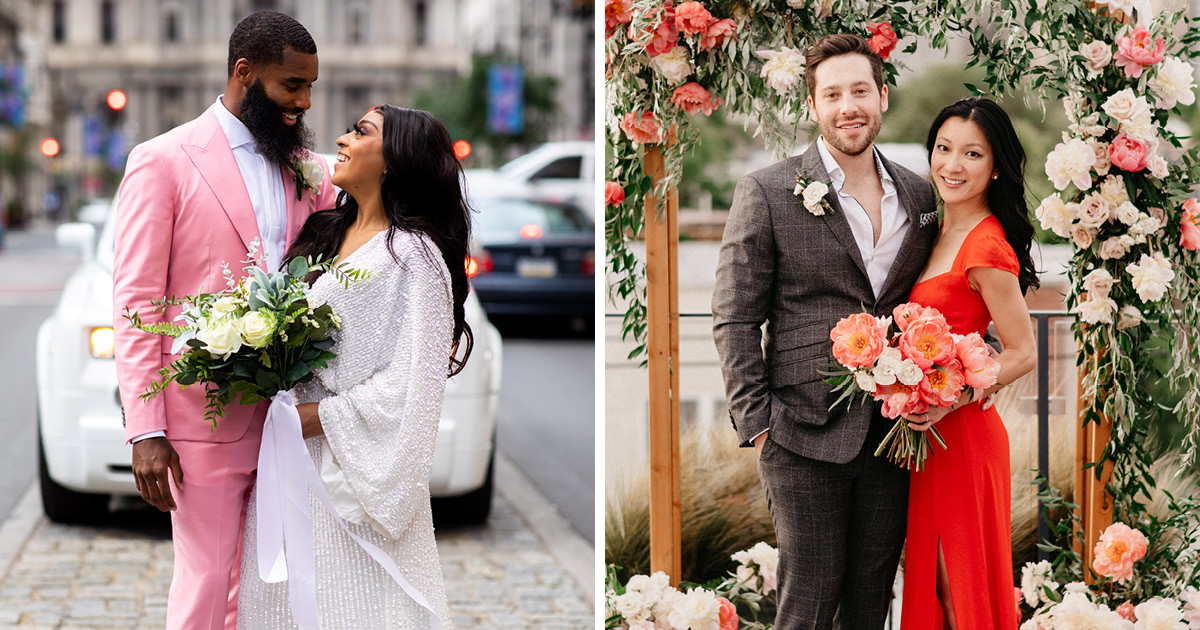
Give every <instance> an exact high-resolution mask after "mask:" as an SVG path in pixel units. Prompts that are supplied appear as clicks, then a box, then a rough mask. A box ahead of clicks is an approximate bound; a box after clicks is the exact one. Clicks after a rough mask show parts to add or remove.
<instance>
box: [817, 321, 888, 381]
mask: <svg viewBox="0 0 1200 630" xmlns="http://www.w3.org/2000/svg"><path fill="white" fill-rule="evenodd" d="M829 338H830V339H832V340H833V357H834V358H835V359H837V361H838V363H841V364H842V365H843V366H845V367H848V368H851V369H853V368H856V367H869V366H871V365H872V364H873V363H875V359H878V358H879V355H880V354H882V353H883V349H884V347H886V346H887V339H886V338H884V335H883V331H882V330H880V328H879V320H877V319H875V318H874V317H873V316H872V315H871V314H870V313H855V314H853V315H850V316H849V317H846V318H843V319H842V321H840V322H838V323H837V326H835V327H834V329H833V330H831V331H829Z"/></svg>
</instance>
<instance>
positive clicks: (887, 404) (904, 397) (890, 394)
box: [875, 382, 929, 420]
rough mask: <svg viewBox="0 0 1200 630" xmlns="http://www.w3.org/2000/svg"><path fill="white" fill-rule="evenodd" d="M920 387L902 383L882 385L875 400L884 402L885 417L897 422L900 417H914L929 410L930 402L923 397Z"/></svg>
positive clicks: (876, 393)
mask: <svg viewBox="0 0 1200 630" xmlns="http://www.w3.org/2000/svg"><path fill="white" fill-rule="evenodd" d="M918 388H919V386H909V385H905V384H903V383H900V382H896V383H895V384H893V385H881V386H880V387H879V390H878V391H876V392H875V400H882V401H883V417H885V418H888V419H890V420H895V419H896V418H899V417H900V416H912V415H916V414H919V413H925V412H926V411H928V410H929V401H927V400H925V399H924V398H922V397H921V392H920V391H919V389H918Z"/></svg>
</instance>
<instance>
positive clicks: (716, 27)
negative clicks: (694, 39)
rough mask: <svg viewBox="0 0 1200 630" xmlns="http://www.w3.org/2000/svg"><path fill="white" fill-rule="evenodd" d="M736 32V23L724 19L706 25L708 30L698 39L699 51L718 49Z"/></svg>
mask: <svg viewBox="0 0 1200 630" xmlns="http://www.w3.org/2000/svg"><path fill="white" fill-rule="evenodd" d="M736 32H737V22H735V21H733V20H731V19H729V18H725V19H723V20H717V21H716V22H713V23H712V24H709V25H708V29H707V30H705V31H704V34H703V35H702V36H701V37H700V50H712V49H714V48H720V47H721V45H722V44H724V43H725V40H726V39H728V38H730V37H733V35H734V34H735V33H736Z"/></svg>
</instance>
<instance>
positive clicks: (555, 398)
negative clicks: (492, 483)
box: [0, 229, 595, 543]
mask: <svg viewBox="0 0 1200 630" xmlns="http://www.w3.org/2000/svg"><path fill="white" fill-rule="evenodd" d="M76 264H78V259H77V257H75V256H73V255H71V254H69V253H65V252H62V251H59V250H57V249H56V248H55V245H54V239H53V234H52V232H51V231H50V230H49V229H40V230H32V231H28V232H8V233H6V234H5V241H4V244H3V247H2V248H0V348H3V349H4V351H5V354H6V355H7V359H6V360H4V361H0V396H2V400H3V403H0V462H3V466H4V472H3V474H0V519H3V517H4V516H6V515H7V514H8V513H9V511H10V510H11V509H12V507H13V505H14V504H15V503H16V501H17V500H18V499H19V498H20V496H21V494H22V493H23V492H24V491H25V489H26V488H27V487H28V486H29V483H30V482H31V481H32V480H33V478H34V476H35V473H36V470H37V468H36V466H37V457H36V443H37V442H36V428H37V425H36V396H35V393H34V371H33V365H34V357H33V355H34V338H35V335H36V331H37V327H38V325H39V324H40V323H41V322H42V320H44V319H45V318H46V317H47V316H48V315H49V314H50V312H51V311H52V310H53V307H54V304H55V303H56V302H57V299H58V293H59V291H60V290H61V288H62V285H63V283H64V282H65V281H66V279H67V276H68V275H69V274H70V272H71V270H72V269H73V268H74V267H75V265H76ZM502 333H503V334H504V335H505V339H504V377H503V383H502V390H501V394H500V404H499V409H498V416H499V418H498V422H499V427H498V430H497V433H498V436H497V440H498V442H499V445H500V449H501V450H502V451H503V452H504V453H505V454H506V455H508V457H509V458H510V459H511V460H512V461H513V462H515V463H516V464H517V466H518V467H519V468H521V469H522V471H523V472H524V473H525V474H526V475H527V476H528V477H530V479H531V480H532V481H533V483H534V485H535V486H537V488H538V489H539V490H541V491H542V493H543V494H544V495H546V497H547V498H548V499H549V500H550V501H551V502H552V503H554V504H555V505H556V506H557V507H558V509H559V511H560V513H561V514H563V516H564V517H566V518H567V519H568V520H569V521H570V523H571V524H572V525H573V526H574V527H575V529H577V530H578V531H579V532H580V533H581V534H582V535H583V536H584V537H585V538H587V539H588V540H589V541H591V542H593V543H594V542H595V533H594V513H595V512H594V500H593V497H594V491H595V483H594V482H595V474H594V462H595V440H594V436H595V392H594V373H595V360H594V357H595V354H594V353H595V344H594V342H593V339H592V336H591V334H590V333H586V334H584V333H575V332H571V331H570V329H569V327H565V326H544V325H539V326H525V325H520V326H511V325H508V326H505V327H504V328H502Z"/></svg>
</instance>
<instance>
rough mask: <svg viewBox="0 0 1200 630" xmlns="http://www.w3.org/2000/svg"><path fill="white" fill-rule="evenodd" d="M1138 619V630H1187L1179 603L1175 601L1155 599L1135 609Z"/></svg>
mask: <svg viewBox="0 0 1200 630" xmlns="http://www.w3.org/2000/svg"><path fill="white" fill-rule="evenodd" d="M1133 614H1134V617H1136V618H1137V625H1135V626H1134V628H1135V629H1136V630H1187V627H1188V626H1187V624H1186V623H1184V621H1183V611H1182V610H1180V609H1179V602H1177V601H1175V600H1173V599H1163V598H1162V597H1154V598H1151V599H1150V600H1147V601H1144V602H1142V603H1140V604H1138V605H1137V606H1135V607H1134V608H1133Z"/></svg>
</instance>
